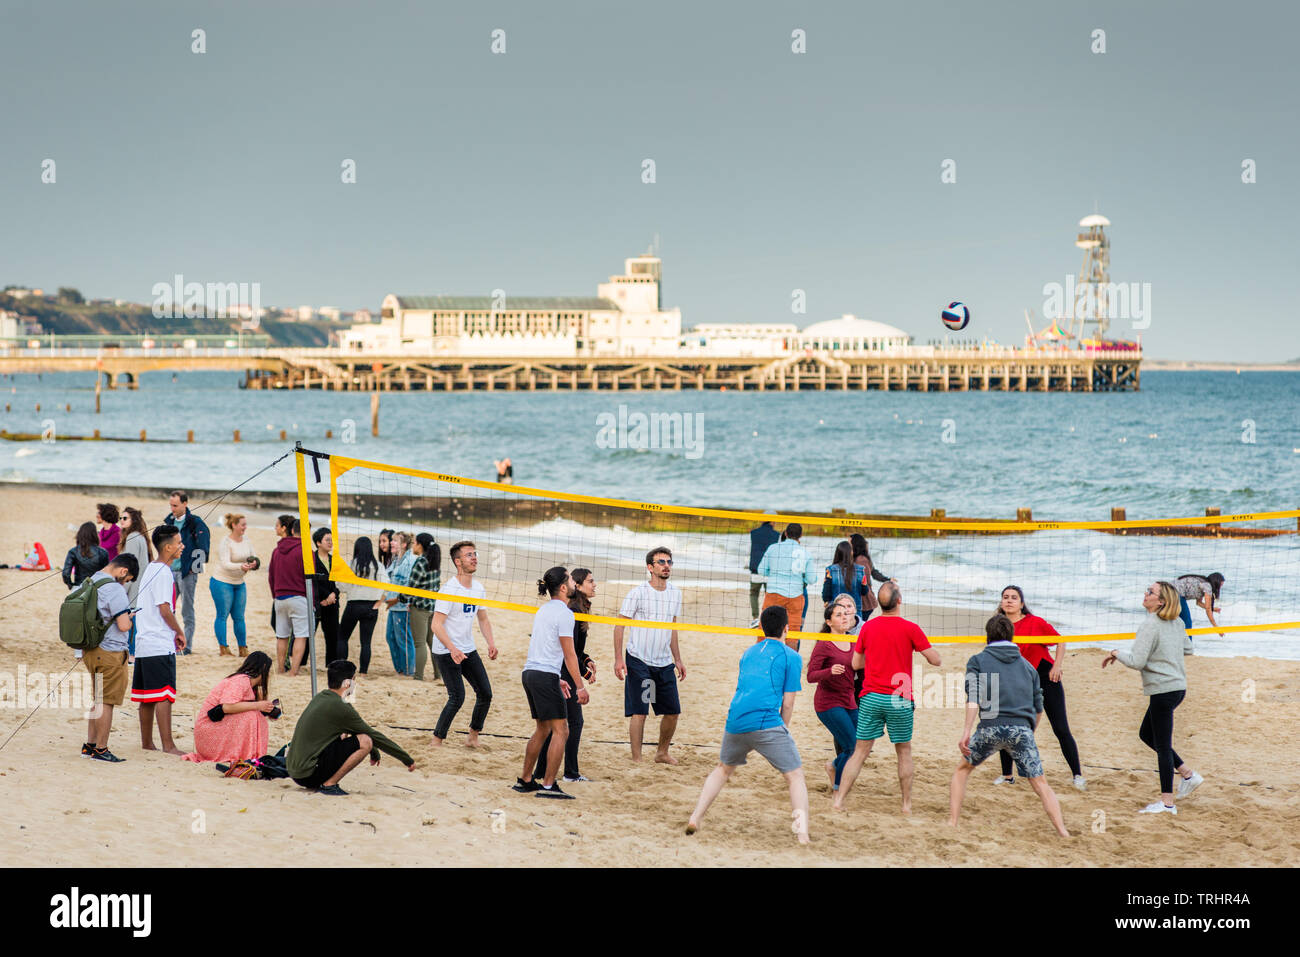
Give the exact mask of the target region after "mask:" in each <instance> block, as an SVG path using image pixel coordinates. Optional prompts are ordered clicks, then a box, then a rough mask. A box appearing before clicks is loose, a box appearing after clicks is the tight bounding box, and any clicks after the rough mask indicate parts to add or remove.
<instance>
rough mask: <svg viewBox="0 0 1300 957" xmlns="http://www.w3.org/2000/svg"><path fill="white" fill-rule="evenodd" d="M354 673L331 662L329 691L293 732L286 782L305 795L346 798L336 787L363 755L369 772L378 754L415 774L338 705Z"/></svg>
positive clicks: (411, 764) (391, 746)
mask: <svg viewBox="0 0 1300 957" xmlns="http://www.w3.org/2000/svg"><path fill="white" fill-rule="evenodd" d="M356 673H357V666H356V665H354V664H353V663H352V662H350V661H346V660H344V661H331V662H330V665H329V677H328V681H329V689H328V690H326V691H322V692H320V693H319V694H318V695H316V697H314V698H312V699H311V702H310V703H308V705H307V708H306V710H304V711H303V713H302V717H301V718H299V719H298V726H297V727H295V728H294V729H293V741H292V742H290V744H289V761H288V769H289V777H291V778H293V779H294V781H295V782H297V783H298V784H301V785H302V786H303V787H305V788H307V789H308V790H309V791H319V792H320V793H321V794H332V795H341V794H347V793H348V792H347V791H345V790H343V789H342V788H341V787H339V782H340V781H341V780H343V778H344V777H345V776H346V775H347V774H348V772H349V771H351V770H352V769H353V768H355V767H356V766H357V765H359V764H360V763H361V762H362V761H363V760H365V757H366V755H370V763H371V765H372V766H373V765H377V764H378V763H379V751H384V752H386V753H388V754H391V755H392V756H393V757H395V758H397V760H399V761H401V762H402V763H403V764H405V765H406V770H408V771H414V770H415V759H414V758H412V757H411V756H410V755H409V754H407V753H406V752H405V751H403V750H402V749H401V748H400V747H398V746H397V745H396V744H395V743H394V742H393V741H391V740H390V739H389V738H387V737H386V736H385V735H383V734H381V733H380V732H378V731H376V730H375V729H374V728H372V727H370V725H368V724H366V722H365V721H364V720H362V718H361V715H359V714H357V709H356V708H354V707H352V705H350V704H348V703H347V702H346V701H344V700H343V696H344V695H345V694H347V693H348V691H350V690H351V688H352V685H353V683H354V680H355V679H354V676H355V675H356ZM375 748H378V749H379V751H376V750H374V749H375Z"/></svg>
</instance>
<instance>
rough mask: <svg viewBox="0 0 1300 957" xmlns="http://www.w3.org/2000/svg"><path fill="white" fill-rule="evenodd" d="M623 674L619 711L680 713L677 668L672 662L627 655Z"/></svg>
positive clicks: (627, 714) (624, 712)
mask: <svg viewBox="0 0 1300 957" xmlns="http://www.w3.org/2000/svg"><path fill="white" fill-rule="evenodd" d="M626 661H627V677H626V678H624V679H623V714H624V716H626V717H629V718H630V717H631V716H632V715H634V714H649V713H650V706H651V705H654V708H655V714H657V715H665V714H681V713H682V704H681V701H679V700H678V698H677V671H676V669H675V667H674V666H673V665H648V664H646V663H645V662H644V661H642V660H641V659H640V658H638V657H636V656H635V655H627V656H626Z"/></svg>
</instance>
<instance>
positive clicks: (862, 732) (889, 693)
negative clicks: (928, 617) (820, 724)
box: [831, 582, 939, 814]
mask: <svg viewBox="0 0 1300 957" xmlns="http://www.w3.org/2000/svg"><path fill="white" fill-rule="evenodd" d="M878 598H879V601H880V617H879V618H873V619H872V620H870V621H868V622H867V623H866V624H865V625H863V626H862V631H861V632H859V633H858V642H857V644H856V645H854V646H853V667H854V669H858V668H862V669H863V678H862V694H861V697H859V699H858V732H857V738H858V745H857V747H856V748H855V749H854V751H853V756H852V757H850V758H849V760H848V763H847V764H845V765H844V771H843V772H842V773H841V775H840V789H839V790H838V791H836V792H835V799H834V801H832V802H831V806H832V807H833V808H835V810H837V811H843V810H844V799H845V798H846V797H848V794H849V791H851V790H852V789H853V782H854V781H856V780H857V778H858V772H859V771H861V770H862V763H863V762H864V761H866V760H867V757H868V756H869V755H870V754H871V748H872V746H873V745H874V744H875V743H876V739H877V738H879V737H880V736H881V735H882V734H884V733H885V729H886V728H888V729H889V740H890V742H891V743H892V744H893V745H894V750H895V751H896V752H897V753H898V783H899V786H900V787H901V788H902V791H903V813H904V814H911V813H912V712H913V710H914V709H915V707H916V705H915V704H914V702H913V698H912V652H914V651H915V652H920V654H921V656H922V657H923V658H925V660H926V661H928V662H930V664H932V665H934V666H935V667H938V665H939V653H938V652H937V651H935V650H934V649H933V648H932V647H930V641H929V639H928V638H926V637H925V632H923V631H922V630H921V628H920V626H918V625H917V624H916V623H915V622H912V621H908V620H907V619H906V618H904V617H903V615H902V606H903V593H902V591H900V590H899V587H898V585H896V584H894V583H893V582H885V584H883V585H881V586H880V593H879V595H878Z"/></svg>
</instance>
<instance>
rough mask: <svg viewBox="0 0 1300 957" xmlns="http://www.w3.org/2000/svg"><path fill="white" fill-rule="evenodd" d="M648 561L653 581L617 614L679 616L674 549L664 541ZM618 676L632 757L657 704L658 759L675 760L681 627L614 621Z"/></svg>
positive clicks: (631, 595)
mask: <svg viewBox="0 0 1300 957" xmlns="http://www.w3.org/2000/svg"><path fill="white" fill-rule="evenodd" d="M645 565H646V571H647V572H648V573H649V580H648V581H645V582H642V583H641V584H640V585H637V586H636V587H635V588H633V589H632V590H631V591H630V592H628V593H627V597H626V598H624V599H623V606H622V607H621V608H620V609H619V612H618V615H619V617H620V618H630V619H632V620H634V621H656V622H664V623H669V622H675V621H677V619H678V617H679V616H680V615H681V613H682V593H681V589H679V588H677V587H676V586H674V585H672V584H670V583H669V581H668V578H669V576H671V575H672V573H673V553H672V552H671V551H669V550H668V549H667V548H664V547H663V546H662V545H661V546H659V547H658V548H655V549H652V550H651V551H650V552H649V554H647V555H646V557H645ZM625 627H626V628H627V630H628V638H627V654H626V656H625V655H624V653H623V629H624V628H625ZM674 669H675V671H674ZM614 677H615V678H617V679H618V680H619V681H622V682H623V714H624V715H626V716H627V718H628V734H629V736H630V737H631V739H632V760H633V761H640V760H641V742H642V739H643V737H644V736H645V721H646V717H647V716H648V715H649V714H650V706H651V705H654V709H655V714H656V715H658V716H659V718H660V721H659V747H658V750H657V752H656V753H655V760H656V761H658V762H659V763H661V764H676V763H677V759H676V758H674V757H673V756H672V755H670V754H669V753H668V746H669V745H670V744H672V740H673V732H675V731H676V730H677V716H678V715H679V714H681V712H682V707H681V702H680V700H679V699H678V697H677V682H678V680H682V681H685V680H686V666H685V665H684V664H682V653H681V650H680V649H679V648H678V647H677V630H676V629H675V628H674V629H668V628H645V627H641V626H638V625H627V626H624V625H615V626H614Z"/></svg>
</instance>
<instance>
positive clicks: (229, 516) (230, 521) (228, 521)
mask: <svg viewBox="0 0 1300 957" xmlns="http://www.w3.org/2000/svg"><path fill="white" fill-rule="evenodd" d="M243 517H244V515H243V513H242V512H227V513H226V514H225V516H224V518H222V522H223V523H224V524H225V526H226V528H228V529H230V530H231V531H232V532H233V531H234V530H235V526H236V525H238V524H239V520H240V519H241V518H243Z"/></svg>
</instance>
